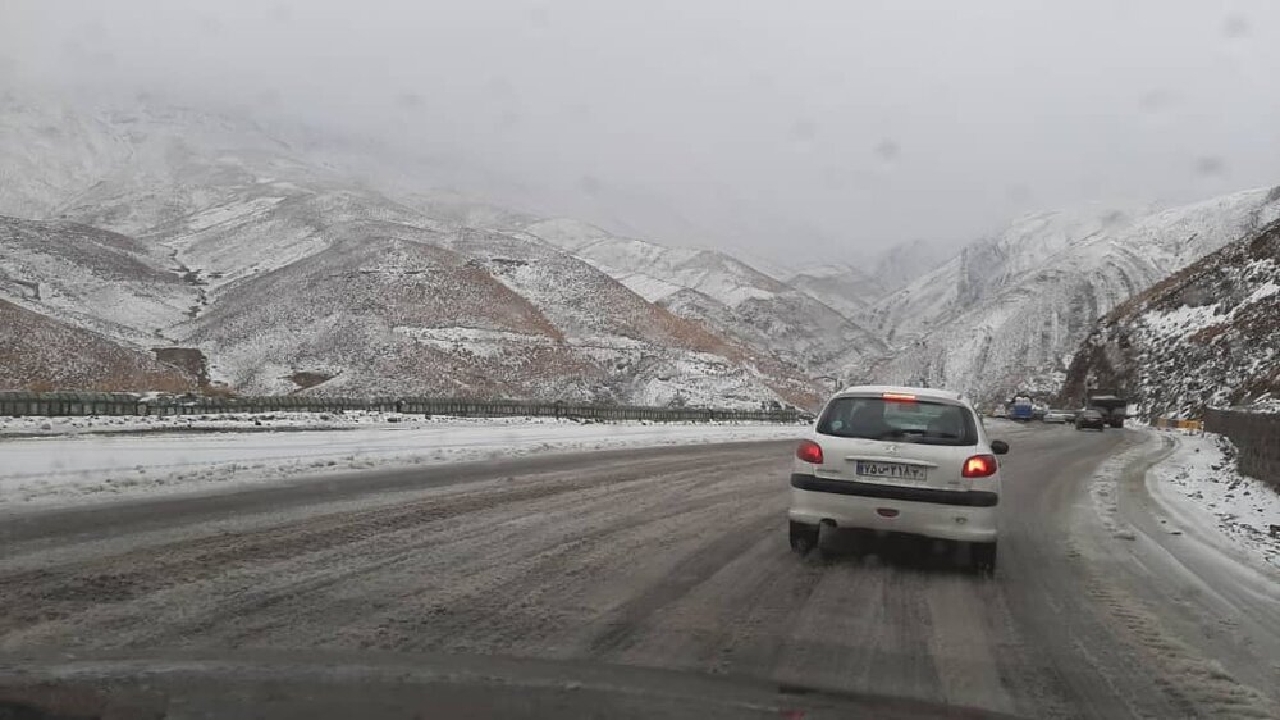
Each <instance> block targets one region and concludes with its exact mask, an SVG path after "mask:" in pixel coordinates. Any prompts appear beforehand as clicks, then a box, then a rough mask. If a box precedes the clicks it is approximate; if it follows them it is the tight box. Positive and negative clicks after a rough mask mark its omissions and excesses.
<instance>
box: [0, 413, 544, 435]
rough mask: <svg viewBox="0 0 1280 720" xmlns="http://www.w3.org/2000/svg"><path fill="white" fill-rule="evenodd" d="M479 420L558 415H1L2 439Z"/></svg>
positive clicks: (520, 420)
mask: <svg viewBox="0 0 1280 720" xmlns="http://www.w3.org/2000/svg"><path fill="white" fill-rule="evenodd" d="M399 422H406V423H418V424H435V425H439V424H442V423H448V424H459V423H473V424H474V423H480V424H485V425H502V424H512V423H515V424H520V425H527V424H530V423H534V424H540V423H555V422H559V421H558V420H557V419H555V418H532V417H510V418H454V417H447V416H437V417H431V418H424V417H422V416H421V415H401V414H399V413H384V412H366V411H363V410H352V411H347V412H342V413H288V412H281V413H257V414H254V413H227V414H219V415H166V416H156V415H118V416H111V415H91V416H84V417H36V416H32V417H0V438H4V437H33V436H35V437H44V436H58V435H105V434H112V433H117V434H118V433H123V434H140V433H151V432H161V433H163V432H188V431H195V432H200V431H210V430H212V431H217V430H247V431H271V430H282V429H283V430H338V429H344V428H353V427H362V426H368V425H385V424H387V423H399Z"/></svg>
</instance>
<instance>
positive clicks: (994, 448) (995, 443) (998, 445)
mask: <svg viewBox="0 0 1280 720" xmlns="http://www.w3.org/2000/svg"><path fill="white" fill-rule="evenodd" d="M991 452H993V453H995V454H996V455H1007V454H1009V443H1007V442H1005V441H1003V440H992V441H991Z"/></svg>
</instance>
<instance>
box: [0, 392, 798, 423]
mask: <svg viewBox="0 0 1280 720" xmlns="http://www.w3.org/2000/svg"><path fill="white" fill-rule="evenodd" d="M345 411H366V412H389V413H405V414H410V415H449V416H455V417H524V416H529V417H555V418H565V419H574V420H652V421H656V422H707V421H711V420H728V421H760V422H777V423H794V422H798V421H799V420H800V418H801V413H800V411H798V410H787V409H782V410H717V409H709V408H668V407H649V406H643V405H592V404H585V403H563V402H552V403H542V402H528V401H520V400H468V399H462V398H423V397H405V398H398V397H373V398H341V397H311V396H263V397H206V396H193V395H187V396H158V397H156V396H142V395H134V394H130V393H79V392H53V393H28V392H0V415H10V416H15V417H20V416H28V415H39V416H85V415H223V414H234V413H244V414H257V413H276V412H281V413H283V412H298V413H335V414H337V413H342V412H345Z"/></svg>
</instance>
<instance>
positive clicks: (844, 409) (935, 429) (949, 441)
mask: <svg viewBox="0 0 1280 720" xmlns="http://www.w3.org/2000/svg"><path fill="white" fill-rule="evenodd" d="M817 429H818V432H819V433H821V434H823V435H832V436H834V437H847V438H865V439H868V440H896V441H899V442H916V443H921V444H926V445H976V444H977V442H978V430H977V428H976V427H975V425H974V421H973V413H971V412H969V410H968V409H967V408H965V407H962V406H960V405H948V404H945V403H939V402H930V401H927V400H921V401H913V402H904V401H901V400H885V399H883V398H879V397H840V398H836V399H835V400H832V401H831V403H830V404H828V405H827V409H826V410H825V411H823V413H822V418H821V419H820V420H819V421H818V425H817Z"/></svg>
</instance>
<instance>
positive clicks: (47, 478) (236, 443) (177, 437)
mask: <svg viewBox="0 0 1280 720" xmlns="http://www.w3.org/2000/svg"><path fill="white" fill-rule="evenodd" d="M381 419H382V422H381V423H380V424H379V423H377V422H376V421H370V422H367V423H362V424H354V425H350V426H348V428H347V429H337V428H334V429H328V430H318V431H315V432H298V431H288V430H287V428H288V427H291V426H292V427H294V428H297V427H298V426H299V425H305V422H304V421H301V420H297V419H285V420H277V421H265V422H264V424H263V425H262V426H256V425H253V420H252V419H243V418H242V419H240V420H238V421H237V420H209V421H198V420H197V419H193V422H192V425H193V426H200V425H214V424H217V423H221V424H223V425H224V426H227V427H231V426H232V425H233V424H234V423H235V422H240V423H241V428H242V431H235V430H234V429H228V430H227V431H226V432H213V433H209V432H201V433H193V432H181V431H180V430H179V428H177V427H175V428H174V430H175V431H174V432H169V433H148V434H146V435H120V434H115V435H110V434H108V435H98V434H81V435H50V436H49V437H28V438H11V439H5V440H0V507H5V506H15V505H26V504H32V503H39V504H68V503H78V502H85V501H90V500H98V499H105V498H114V497H121V496H129V497H134V496H138V495H145V494H157V493H165V494H171V493H180V492H190V491H198V490H208V489H212V488H215V487H218V488H225V487H230V486H242V485H250V484H259V483H267V482H270V481H272V480H280V479H284V478H289V477H293V476H311V475H318V474H333V473H351V472H353V471H360V470H369V469H379V470H386V469H396V468H405V467H413V466H416V465H424V464H440V463H450V462H460V461H467V460H483V459H492V458H499V457H508V456H523V455H529V454H533V453H546V452H584V451H595V450H607V449H618V448H634V447H649V446H666V445H688V444H698V443H717V442H734V441H747V440H784V439H790V438H795V437H799V436H800V434H801V433H802V432H803V428H804V427H805V426H802V425H773V424H764V423H739V424H731V423H702V424H685V423H678V424H677V423H670V424H656V423H645V422H623V423H585V422H575V421H557V420H555V419H552V418H501V419H492V420H489V419H485V420H480V419H475V420H468V419H447V418H433V419H431V420H425V419H422V418H410V417H403V418H397V419H398V420H399V422H387V420H388V419H389V418H388V417H385V416H384V417H382V418H381ZM371 420H372V419H371ZM55 422H56V421H55ZM169 422H171V423H173V424H174V425H177V424H178V423H179V422H181V420H169ZM273 422H275V423H279V424H280V426H281V430H280V431H279V432H246V431H243V429H244V428H245V424H248V425H250V426H253V427H254V429H255V430H259V429H260V428H261V427H270V426H271V423H273ZM41 424H42V425H43V424H50V425H51V424H52V423H50V422H49V421H48V420H47V419H46V420H45V421H44V423H41Z"/></svg>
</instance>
